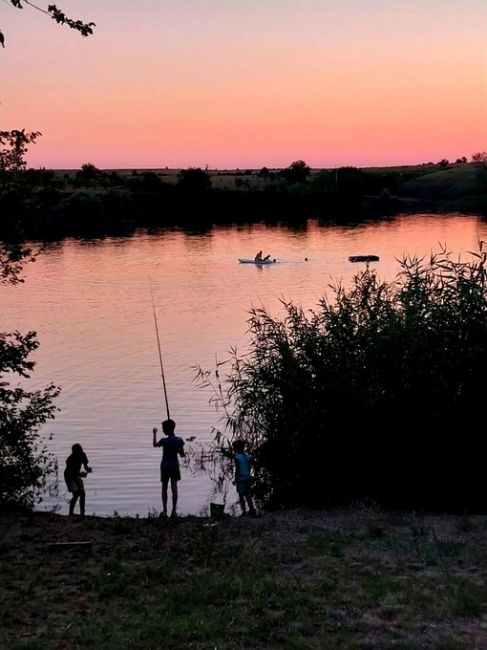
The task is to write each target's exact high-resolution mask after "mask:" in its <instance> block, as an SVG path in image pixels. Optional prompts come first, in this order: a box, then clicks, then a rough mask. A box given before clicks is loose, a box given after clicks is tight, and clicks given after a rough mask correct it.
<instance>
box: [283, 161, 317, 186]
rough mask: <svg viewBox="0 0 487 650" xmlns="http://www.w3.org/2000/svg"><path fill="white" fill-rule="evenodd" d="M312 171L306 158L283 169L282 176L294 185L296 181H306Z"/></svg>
mask: <svg viewBox="0 0 487 650" xmlns="http://www.w3.org/2000/svg"><path fill="white" fill-rule="evenodd" d="M310 173H311V169H310V168H309V167H308V165H307V164H306V163H305V162H304V160H296V161H295V162H293V163H291V164H290V165H289V167H286V169H283V170H282V171H281V176H282V177H283V178H284V179H285V180H286V182H287V183H289V185H294V184H296V183H305V182H306V180H307V178H308V176H309V175H310Z"/></svg>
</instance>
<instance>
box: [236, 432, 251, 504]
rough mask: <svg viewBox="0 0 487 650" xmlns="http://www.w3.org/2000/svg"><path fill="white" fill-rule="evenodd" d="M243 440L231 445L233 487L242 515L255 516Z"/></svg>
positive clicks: (247, 456) (248, 465)
mask: <svg viewBox="0 0 487 650" xmlns="http://www.w3.org/2000/svg"><path fill="white" fill-rule="evenodd" d="M245 445H246V443H245V440H235V441H234V442H233V444H232V448H233V460H234V462H235V487H236V488H237V493H238V498H239V501H240V507H241V508H242V515H243V516H244V515H246V514H247V506H248V508H249V514H250V515H252V516H254V515H255V508H254V504H253V502H252V494H251V485H250V482H251V478H250V457H249V455H248V454H247V453H246V452H245Z"/></svg>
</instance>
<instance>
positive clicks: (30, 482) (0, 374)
mask: <svg viewBox="0 0 487 650" xmlns="http://www.w3.org/2000/svg"><path fill="white" fill-rule="evenodd" d="M34 257H35V254H34V253H33V252H32V250H30V249H28V248H25V247H23V246H21V245H15V246H14V245H10V246H8V245H4V244H2V245H1V246H0V285H2V284H7V283H10V284H16V283H18V282H22V281H23V280H22V277H21V272H22V267H23V264H24V263H25V262H26V261H29V260H32V259H34ZM38 347H39V343H38V341H37V340H36V335H35V332H28V333H27V334H26V335H22V334H20V333H19V332H17V331H14V332H10V333H5V332H0V506H5V505H6V504H7V503H15V504H24V505H27V506H31V505H32V504H33V502H34V501H35V500H36V498H38V497H40V494H41V492H42V491H43V490H44V488H45V486H46V483H47V481H48V479H49V478H50V477H51V478H53V479H54V480H56V478H57V465H56V460H55V457H54V456H53V455H52V454H50V453H49V452H48V451H47V448H46V445H45V441H44V438H43V436H42V435H41V434H40V432H39V427H40V426H41V425H42V424H44V423H45V422H47V420H49V419H50V418H53V417H54V412H55V410H56V408H55V406H54V405H53V400H54V399H55V398H56V396H57V395H58V394H59V388H57V387H56V386H54V385H52V384H50V385H48V386H46V387H45V388H43V389H42V390H35V391H28V390H26V389H25V388H24V387H23V386H22V385H20V384H19V383H18V380H24V379H26V378H28V377H29V376H30V373H31V371H32V370H33V369H34V366H35V364H34V362H33V361H30V360H29V356H30V355H31V353H32V352H34V351H35V350H36V349H37V348H38ZM12 379H15V380H16V382H17V383H16V385H15V386H12V385H11V383H9V382H11V381H12Z"/></svg>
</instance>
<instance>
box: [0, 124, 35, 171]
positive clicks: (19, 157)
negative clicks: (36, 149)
mask: <svg viewBox="0 0 487 650" xmlns="http://www.w3.org/2000/svg"><path fill="white" fill-rule="evenodd" d="M40 135H41V134H40V133H39V131H26V130H25V129H22V130H21V131H18V130H16V129H14V130H13V131H0V172H4V171H13V172H16V171H20V170H22V169H25V167H26V161H25V156H26V154H27V151H28V148H29V145H30V144H33V143H35V141H36V140H37V138H38V137H39V136H40Z"/></svg>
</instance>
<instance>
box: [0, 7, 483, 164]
mask: <svg viewBox="0 0 487 650" xmlns="http://www.w3.org/2000/svg"><path fill="white" fill-rule="evenodd" d="M36 4H38V5H39V6H42V7H46V6H47V4H48V1H47V0H36ZM57 5H58V6H59V7H60V8H61V9H63V10H64V11H65V12H66V14H67V15H68V16H70V17H72V18H76V19H78V18H79V19H82V20H84V21H94V22H95V23H96V24H97V27H96V30H95V35H94V36H92V37H90V38H82V37H81V36H80V35H79V34H78V33H77V32H74V31H72V30H70V29H69V28H67V27H60V26H57V25H56V24H55V22H54V21H53V20H51V19H50V18H48V17H47V16H45V15H43V14H42V13H40V12H38V11H36V10H35V9H33V8H31V7H27V6H26V7H25V8H24V9H23V10H22V11H20V10H16V9H14V8H13V7H11V6H10V4H9V3H8V2H7V0H1V1H0V27H1V29H2V31H3V32H4V34H5V41H6V49H5V50H0V81H1V85H0V100H1V104H0V124H1V127H0V128H2V129H13V128H27V129H31V130H38V131H41V132H42V134H43V137H42V138H41V139H40V140H39V141H38V144H37V145H35V146H34V147H33V148H32V150H31V154H30V155H29V164H30V165H31V166H34V167H38V166H45V167H54V168H79V167H80V166H81V165H82V164H83V163H86V162H91V163H93V164H95V165H96V166H97V167H100V168H130V169H132V168H143V167H145V168H158V167H165V166H169V167H188V166H205V165H207V164H208V166H209V167H210V168H215V167H218V168H235V167H256V168H258V167H261V166H263V165H266V166H268V167H282V166H286V165H288V164H289V163H290V162H291V161H293V160H296V159H304V160H305V161H306V162H307V163H308V164H309V165H311V166H312V167H333V166H336V165H338V166H339V165H357V166H371V165H394V164H410V163H411V164H412V163H417V162H427V161H434V162H435V161H437V160H439V159H441V158H449V159H455V158H457V157H460V156H463V155H465V156H468V157H470V155H471V154H472V153H473V152H475V151H479V150H487V2H486V1H485V0H408V1H405V0H138V2H135V1H132V2H128V1H127V0H59V2H58V3H57Z"/></svg>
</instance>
